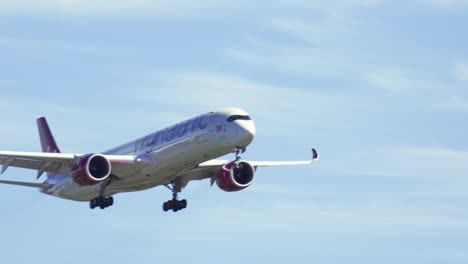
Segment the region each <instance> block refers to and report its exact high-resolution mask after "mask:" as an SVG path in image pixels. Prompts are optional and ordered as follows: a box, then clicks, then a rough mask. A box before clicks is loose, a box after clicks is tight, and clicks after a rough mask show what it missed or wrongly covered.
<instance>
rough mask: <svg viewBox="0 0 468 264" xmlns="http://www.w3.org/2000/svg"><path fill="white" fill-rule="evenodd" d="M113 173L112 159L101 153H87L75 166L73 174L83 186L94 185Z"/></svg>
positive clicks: (74, 178)
mask: <svg viewBox="0 0 468 264" xmlns="http://www.w3.org/2000/svg"><path fill="white" fill-rule="evenodd" d="M110 174H111V163H110V161H109V160H108V159H107V158H106V157H104V156H103V155H100V154H87V155H84V156H82V157H80V160H79V161H78V162H77V163H76V164H75V165H74V166H73V168H72V171H71V176H72V178H73V180H74V181H75V182H76V183H78V184H79V185H81V186H89V185H94V184H96V183H99V182H102V181H104V180H105V179H107V178H108V177H109V176H110Z"/></svg>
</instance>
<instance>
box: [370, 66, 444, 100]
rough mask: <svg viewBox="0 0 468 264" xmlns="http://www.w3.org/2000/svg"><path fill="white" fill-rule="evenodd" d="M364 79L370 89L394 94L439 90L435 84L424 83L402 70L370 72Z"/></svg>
mask: <svg viewBox="0 0 468 264" xmlns="http://www.w3.org/2000/svg"><path fill="white" fill-rule="evenodd" d="M413 74H414V73H413ZM364 78H365V80H366V81H367V82H368V84H369V86H370V87H373V88H376V89H380V90H383V91H387V92H394V93H405V94H408V93H414V92H418V93H421V92H428V91H431V90H434V89H437V88H438V87H435V86H434V83H430V82H428V81H423V80H422V78H417V77H414V76H412V73H410V72H405V71H404V70H401V69H382V70H374V71H370V72H368V73H367V74H366V76H365V77H364Z"/></svg>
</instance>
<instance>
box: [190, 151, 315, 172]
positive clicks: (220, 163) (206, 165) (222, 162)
mask: <svg viewBox="0 0 468 264" xmlns="http://www.w3.org/2000/svg"><path fill="white" fill-rule="evenodd" d="M318 159H319V154H318V152H317V150H316V149H312V159H311V160H304V161H248V162H249V163H250V164H252V166H254V167H255V168H257V167H268V166H293V165H309V164H312V163H314V162H316V161H317V160H318ZM229 162H230V160H209V161H207V162H204V163H201V164H200V165H198V167H199V168H209V167H222V166H223V165H225V164H227V163H229Z"/></svg>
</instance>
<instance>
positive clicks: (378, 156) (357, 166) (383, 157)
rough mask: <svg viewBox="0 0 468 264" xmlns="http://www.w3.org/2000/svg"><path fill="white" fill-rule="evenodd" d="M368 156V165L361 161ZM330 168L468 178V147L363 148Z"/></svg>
mask: <svg viewBox="0 0 468 264" xmlns="http://www.w3.org/2000/svg"><path fill="white" fill-rule="evenodd" d="M363 160H365V161H366V162H365V165H363V163H362V162H361V161H363ZM335 163H337V164H341V165H340V166H334V167H331V168H328V169H329V170H330V171H334V172H335V173H342V174H352V175H372V176H375V177H379V176H380V177H407V178H431V179H437V178H440V177H443V178H451V179H459V180H462V181H466V180H468V175H467V173H466V172H467V171H468V151H466V150H462V149H451V148H447V147H437V146H435V147H434V146H394V147H380V148H376V149H373V150H364V149H363V150H360V151H358V152H356V153H354V154H353V155H352V157H350V158H346V159H342V160H335Z"/></svg>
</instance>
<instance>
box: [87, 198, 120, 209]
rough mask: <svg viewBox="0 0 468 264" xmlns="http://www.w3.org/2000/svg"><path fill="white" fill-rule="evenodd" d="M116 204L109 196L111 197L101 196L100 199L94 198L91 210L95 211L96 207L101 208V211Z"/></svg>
mask: <svg viewBox="0 0 468 264" xmlns="http://www.w3.org/2000/svg"><path fill="white" fill-rule="evenodd" d="M113 204H114V197H112V196H109V197H107V198H106V197H103V196H99V197H98V198H94V199H92V200H91V201H89V208H91V209H94V208H96V207H99V208H101V209H104V208H107V207H109V206H112V205H113Z"/></svg>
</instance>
